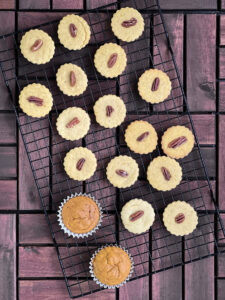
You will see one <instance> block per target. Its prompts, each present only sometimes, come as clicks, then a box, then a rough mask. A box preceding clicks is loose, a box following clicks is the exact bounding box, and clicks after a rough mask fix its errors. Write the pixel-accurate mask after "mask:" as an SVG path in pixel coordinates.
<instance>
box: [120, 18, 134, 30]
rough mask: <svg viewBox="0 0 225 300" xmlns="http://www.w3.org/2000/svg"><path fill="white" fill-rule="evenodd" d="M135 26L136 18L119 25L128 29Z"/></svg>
mask: <svg viewBox="0 0 225 300" xmlns="http://www.w3.org/2000/svg"><path fill="white" fill-rule="evenodd" d="M136 24H137V19H136V18H131V19H130V20H126V21H123V22H122V23H121V25H122V26H123V27H125V28H129V27H131V26H134V25H136Z"/></svg>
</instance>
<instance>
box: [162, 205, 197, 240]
mask: <svg viewBox="0 0 225 300" xmlns="http://www.w3.org/2000/svg"><path fill="white" fill-rule="evenodd" d="M163 222H164V225H165V227H166V229H167V230H168V231H169V232H170V233H171V234H174V235H176V236H184V235H187V234H190V233H192V232H193V231H194V230H195V228H196V226H197V224H198V216H197V213H196V211H195V210H194V208H193V207H192V206H191V205H190V204H188V203H187V202H184V201H174V202H172V203H170V204H169V205H167V207H166V208H165V210H164V213H163Z"/></svg>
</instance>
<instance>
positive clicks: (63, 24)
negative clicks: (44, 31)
mask: <svg viewBox="0 0 225 300" xmlns="http://www.w3.org/2000/svg"><path fill="white" fill-rule="evenodd" d="M71 26H72V29H71ZM90 36H91V31H90V27H89V25H88V23H87V22H86V21H85V20H84V19H83V18H82V17H80V16H77V15H67V16H65V17H64V18H62V20H61V21H60V23H59V26H58V38H59V40H60V43H61V44H62V45H63V46H64V47H65V48H67V49H69V50H80V49H82V48H84V47H85V46H86V45H87V44H88V42H89V40H90Z"/></svg>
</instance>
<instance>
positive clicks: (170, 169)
mask: <svg viewBox="0 0 225 300" xmlns="http://www.w3.org/2000/svg"><path fill="white" fill-rule="evenodd" d="M147 178H148V181H149V183H150V184H151V185H152V186H153V187H154V188H155V189H157V190H159V191H169V190H172V189H174V188H175V187H176V186H177V185H178V184H179V183H180V182H181V179H182V169H181V166H180V165H179V163H178V162H177V161H176V160H175V159H172V158H170V157H167V156H158V157H156V158H155V159H153V161H151V162H150V165H149V166H148V170H147Z"/></svg>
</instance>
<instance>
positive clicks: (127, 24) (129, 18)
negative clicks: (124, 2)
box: [111, 7, 145, 42]
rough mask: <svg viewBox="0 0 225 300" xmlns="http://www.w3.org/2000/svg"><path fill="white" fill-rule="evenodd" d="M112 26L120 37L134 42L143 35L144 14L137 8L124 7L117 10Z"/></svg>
mask: <svg viewBox="0 0 225 300" xmlns="http://www.w3.org/2000/svg"><path fill="white" fill-rule="evenodd" d="M111 26H112V31H113V32H114V34H115V36H117V37H118V39H120V40H122V41H125V42H132V41H134V40H136V39H138V38H139V36H141V34H142V32H143V31H144V26H145V24H144V19H143V17H142V15H141V14H140V13H139V12H138V11H137V10H136V9H134V8H132V7H124V8H121V9H120V10H117V11H116V12H115V14H114V15H113V17H112V20H111Z"/></svg>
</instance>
